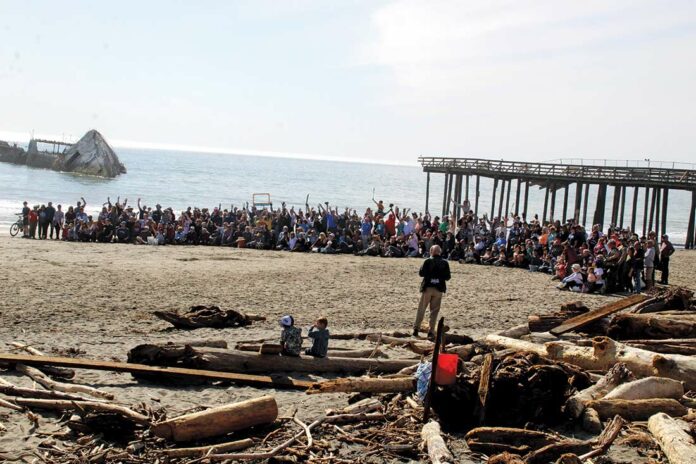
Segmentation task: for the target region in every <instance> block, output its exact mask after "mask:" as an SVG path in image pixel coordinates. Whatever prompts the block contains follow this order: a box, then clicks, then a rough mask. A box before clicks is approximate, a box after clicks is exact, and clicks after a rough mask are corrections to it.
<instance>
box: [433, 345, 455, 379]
mask: <svg viewBox="0 0 696 464" xmlns="http://www.w3.org/2000/svg"><path fill="white" fill-rule="evenodd" d="M458 365H459V355H458V354H451V353H440V355H439V356H438V357H437V369H436V370H435V383H436V384H438V385H452V384H454V383H455V382H456V381H457V366H458Z"/></svg>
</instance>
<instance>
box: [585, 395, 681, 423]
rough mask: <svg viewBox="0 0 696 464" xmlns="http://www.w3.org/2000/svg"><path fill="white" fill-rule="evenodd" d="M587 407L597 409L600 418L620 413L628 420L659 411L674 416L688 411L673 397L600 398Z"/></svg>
mask: <svg viewBox="0 0 696 464" xmlns="http://www.w3.org/2000/svg"><path fill="white" fill-rule="evenodd" d="M587 407H588V408H592V409H594V410H595V411H597V414H599V418H600V419H602V420H606V419H608V418H610V417H612V416H615V415H620V416H621V417H623V418H624V419H627V420H631V421H644V420H648V419H649V418H650V416H652V415H653V414H657V413H658V412H664V413H665V414H668V415H670V416H673V417H681V416H683V415H685V414H686V413H687V412H688V408H687V407H686V406H684V405H682V404H681V403H680V402H679V401H677V400H675V399H672V398H650V399H641V400H621V399H610V400H608V399H599V400H592V401H588V402H587Z"/></svg>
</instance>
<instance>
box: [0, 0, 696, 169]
mask: <svg viewBox="0 0 696 464" xmlns="http://www.w3.org/2000/svg"><path fill="white" fill-rule="evenodd" d="M90 128H97V129H99V130H100V131H101V132H102V133H103V134H105V135H106V137H107V139H109V140H110V141H112V142H117V143H116V144H118V143H119V142H123V141H133V142H148V143H154V144H169V145H182V146H202V147H219V148H228V149H230V150H231V151H236V152H275V153H298V154H311V155H320V156H326V157H341V158H353V159H373V160H377V159H379V160H385V161H395V162H414V161H415V160H416V157H417V156H418V155H420V154H426V155H450V156H465V155H469V156H480V157H496V158H507V159H530V160H546V159H553V158H559V157H578V156H585V157H588V158H605V157H606V158H629V159H639V158H640V159H642V158H645V157H650V158H652V159H662V160H670V161H687V162H688V161H691V162H696V1H693V0H691V1H640V0H632V1H623V0H612V1H606V0H603V1H588V0H583V1H580V0H577V1H572V2H569V1H560V0H551V1H543V0H539V1H529V0H514V1H502V0H501V1H494V0H485V1H483V0H482V1H476V2H475V1H464V0H460V1H432V0H430V1H426V0H423V1H420V0H412V1H409V0H403V1H402V0H395V1H374V0H370V1H359V0H356V1H328V0H323V1H319V0H317V1H309V0H306V1H304V0H298V1H290V0H275V1H265V0H253V1H231V0H230V1H219V2H214V1H195V2H194V1H188V2H179V1H161V2H158V1H137V2H136V1H123V0H120V1H115V2H95V1H83V2H78V1H20V0H17V1H6V0H0V135H2V136H4V137H8V136H11V135H17V136H19V135H21V134H27V133H29V131H31V130H35V131H36V133H37V134H72V135H81V134H82V133H84V132H85V131H86V130H88V129H90Z"/></svg>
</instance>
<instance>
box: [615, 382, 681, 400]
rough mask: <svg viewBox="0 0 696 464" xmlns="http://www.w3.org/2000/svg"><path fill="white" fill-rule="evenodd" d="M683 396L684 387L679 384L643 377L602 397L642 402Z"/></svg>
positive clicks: (676, 398)
mask: <svg viewBox="0 0 696 464" xmlns="http://www.w3.org/2000/svg"><path fill="white" fill-rule="evenodd" d="M682 396H684V386H683V385H682V383H681V382H679V381H677V380H673V379H667V378H665V377H645V378H644V379H638V380H634V381H632V382H628V383H624V384H623V385H619V386H618V387H616V388H614V389H613V390H612V391H610V392H609V393H607V394H606V395H605V396H604V399H605V400H614V399H621V400H642V399H650V398H672V399H675V400H678V399H680V398H681V397H682Z"/></svg>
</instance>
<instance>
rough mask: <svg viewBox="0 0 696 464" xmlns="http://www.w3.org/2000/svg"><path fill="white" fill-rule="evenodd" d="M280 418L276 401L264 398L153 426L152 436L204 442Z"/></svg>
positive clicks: (269, 397)
mask: <svg viewBox="0 0 696 464" xmlns="http://www.w3.org/2000/svg"><path fill="white" fill-rule="evenodd" d="M277 417H278V404H277V403H276V400H275V398H274V397H272V396H262V397H260V398H254V399H250V400H245V401H241V402H238V403H232V404H227V405H224V406H220V407H216V408H211V409H206V410H205V411H200V412H195V413H192V414H185V415H183V416H179V417H175V418H173V419H169V420H166V421H164V422H159V423H157V424H154V425H153V426H152V433H154V434H155V435H156V436H158V437H160V438H164V439H165V440H173V441H177V442H181V441H194V440H202V439H205V438H211V437H218V436H222V435H226V434H228V433H232V432H237V431H239V430H244V429H248V428H249V427H254V426H256V425H264V424H270V423H272V422H273V421H275V420H276V418H277Z"/></svg>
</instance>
